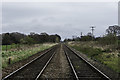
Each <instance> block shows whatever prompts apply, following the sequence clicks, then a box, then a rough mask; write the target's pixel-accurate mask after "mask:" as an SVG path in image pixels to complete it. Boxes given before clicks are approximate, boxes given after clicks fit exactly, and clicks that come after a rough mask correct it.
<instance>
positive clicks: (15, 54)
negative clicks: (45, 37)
mask: <svg viewBox="0 0 120 80" xmlns="http://www.w3.org/2000/svg"><path fill="white" fill-rule="evenodd" d="M53 45H55V44H41V45H40V46H39V47H33V48H28V49H26V50H19V51H2V68H5V67H7V66H8V65H9V64H8V60H9V58H11V64H13V63H15V62H17V61H20V60H23V59H26V58H28V57H29V56H32V55H33V54H35V53H37V52H39V51H42V50H45V49H48V48H50V47H51V46H53Z"/></svg>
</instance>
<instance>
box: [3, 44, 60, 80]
mask: <svg viewBox="0 0 120 80" xmlns="http://www.w3.org/2000/svg"><path fill="white" fill-rule="evenodd" d="M57 48H58V45H57V46H55V47H53V48H51V49H50V50H49V51H47V52H45V53H43V54H42V55H40V56H38V57H37V58H35V59H34V60H32V61H30V62H29V63H27V64H25V65H24V66H22V67H20V68H19V69H17V70H16V71H14V72H12V73H11V74H9V75H8V76H6V77H4V78H3V79H2V80H21V79H23V80H39V79H40V76H41V74H42V73H43V71H44V70H45V68H46V67H47V65H48V64H49V63H50V61H51V59H52V58H53V56H54V55H55V53H56V49H57Z"/></svg>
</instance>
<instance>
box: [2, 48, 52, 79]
mask: <svg viewBox="0 0 120 80" xmlns="http://www.w3.org/2000/svg"><path fill="white" fill-rule="evenodd" d="M53 48H54V47H53ZM53 48H51V49H49V50H48V51H46V52H44V53H43V54H41V55H40V56H38V57H36V58H35V59H33V60H31V61H30V62H28V63H26V64H25V65H23V66H22V67H20V68H18V69H17V70H15V71H13V72H12V73H10V74H9V75H7V76H5V77H4V78H3V79H2V80H6V79H7V78H9V77H10V76H12V75H13V74H15V73H17V72H18V71H20V70H22V69H23V68H25V67H26V66H28V65H29V64H32V63H33V62H34V61H36V60H37V59H39V58H41V57H42V56H43V55H45V54H46V53H48V52H50V51H51V50H52V49H53Z"/></svg>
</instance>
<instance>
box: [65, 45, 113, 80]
mask: <svg viewBox="0 0 120 80" xmlns="http://www.w3.org/2000/svg"><path fill="white" fill-rule="evenodd" d="M64 52H65V54H66V57H67V60H68V62H69V65H70V67H71V69H72V72H73V76H74V77H73V78H74V79H76V80H111V79H110V78H109V77H108V76H106V75H105V74H104V73H102V72H101V71H100V70H98V69H97V68H96V67H94V66H93V65H92V64H90V63H89V62H88V61H86V60H85V59H84V58H82V57H81V56H80V55H78V54H77V53H75V52H74V51H73V50H72V49H70V48H69V47H68V46H66V45H64Z"/></svg>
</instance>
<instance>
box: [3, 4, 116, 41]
mask: <svg viewBox="0 0 120 80" xmlns="http://www.w3.org/2000/svg"><path fill="white" fill-rule="evenodd" d="M2 8H3V9H2V13H3V15H2V17H3V32H12V31H19V32H24V33H29V32H30V31H35V32H38V33H40V32H48V33H50V34H53V33H56V34H59V35H61V36H62V38H63V39H64V38H66V37H71V36H72V35H80V32H83V33H84V34H86V33H87V32H90V31H91V30H90V28H89V27H90V26H91V25H95V26H96V30H95V35H96V36H99V35H103V34H104V33H105V29H106V28H107V27H108V26H109V25H114V24H117V20H118V19H117V18H118V15H117V3H114V2H108V3H106V2H105V3H102V2H101V3H94V2H93V3H91V2H90V3H89V2H88V3H25V2H23V3H22V2H21V3H15V2H12V3H3V7H2Z"/></svg>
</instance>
